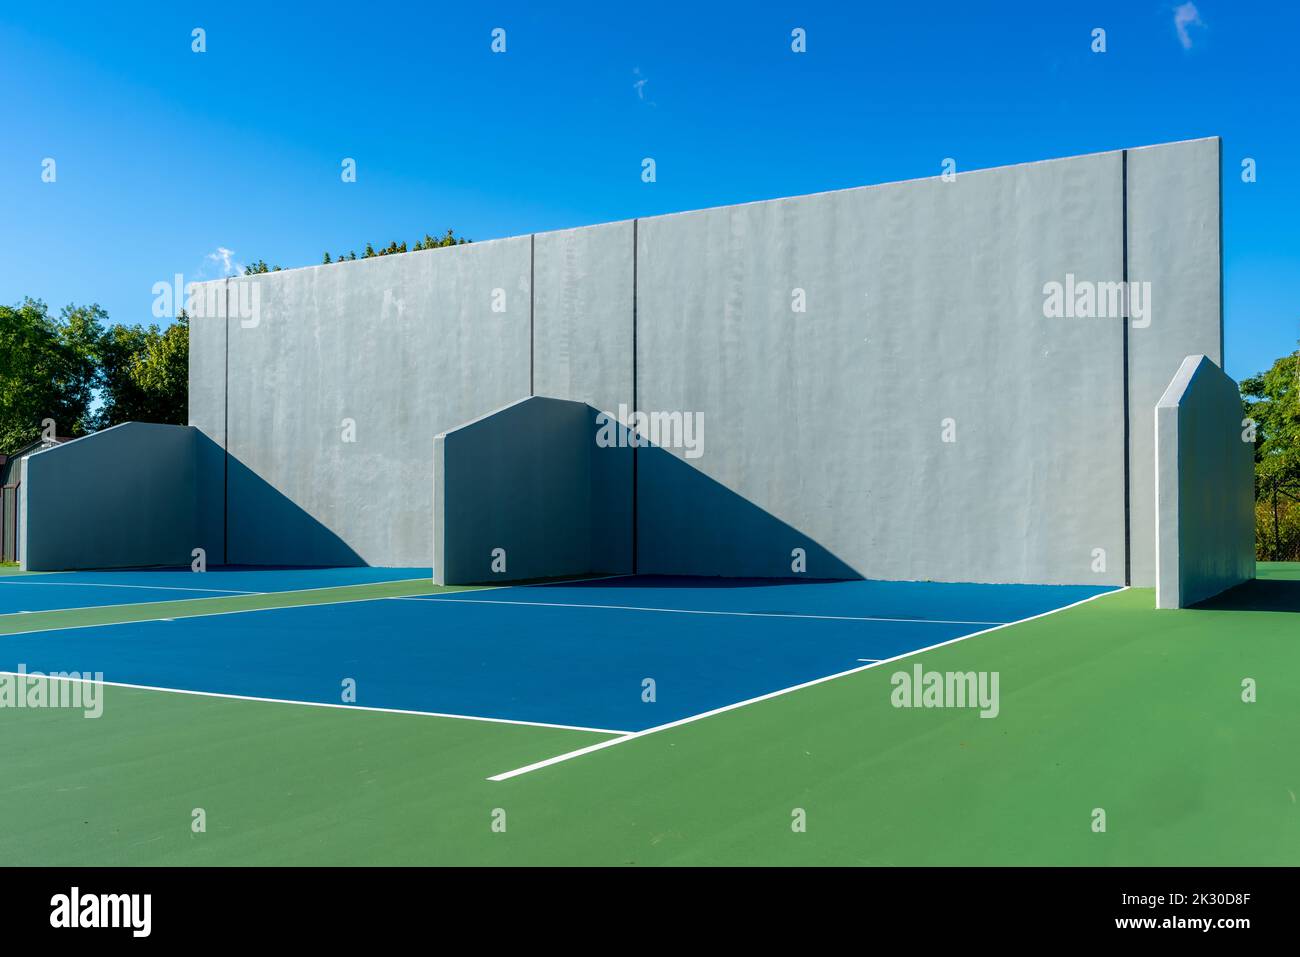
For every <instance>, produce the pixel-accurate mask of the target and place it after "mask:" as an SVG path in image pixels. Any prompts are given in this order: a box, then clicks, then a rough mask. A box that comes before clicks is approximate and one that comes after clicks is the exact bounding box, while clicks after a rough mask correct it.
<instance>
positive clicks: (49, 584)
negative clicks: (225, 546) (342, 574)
mask: <svg viewBox="0 0 1300 957" xmlns="http://www.w3.org/2000/svg"><path fill="white" fill-rule="evenodd" d="M0 585H45V586H46V587H47V588H48V587H54V588H143V589H145V590H146V591H202V592H217V593H219V594H221V595H267V594H272V595H273V594H275V592H264V591H240V590H238V589H235V588H181V587H179V586H177V585H123V584H119V583H112V584H110V583H107V582H32V581H13V580H11V579H5V578H0ZM303 590H305V589H299V591H303ZM86 607H88V608H97V607H99V606H98V605H88V606H86Z"/></svg>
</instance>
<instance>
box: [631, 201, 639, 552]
mask: <svg viewBox="0 0 1300 957" xmlns="http://www.w3.org/2000/svg"><path fill="white" fill-rule="evenodd" d="M638 222H639V220H636V219H634V220H632V415H633V420H632V421H633V422H635V421H636V419H635V416H636V410H637V388H636V347H637V328H636V327H637V319H638V317H637V224H638ZM639 468H640V462H639V460H638V458H637V446H636V443H635V442H634V443H633V444H632V574H633V575H635V574H636V573H637V551H638V548H639V543H638V537H637V530H638V528H639V526H640V522H641V519H640V514H639V513H638V511H637V500H638V497H639V496H638V494H637V491H638V490H637V472H638V470H639Z"/></svg>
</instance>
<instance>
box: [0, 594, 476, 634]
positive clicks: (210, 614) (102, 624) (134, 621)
mask: <svg viewBox="0 0 1300 957" xmlns="http://www.w3.org/2000/svg"><path fill="white" fill-rule="evenodd" d="M339 587H343V586H339ZM349 587H350V586H349ZM445 587H447V588H452V587H454V586H452V585H447V586H445ZM467 587H468V586H467ZM473 587H475V588H478V587H480V586H477V585H475V586H473ZM326 590H327V589H323V588H308V589H304V591H302V592H291V591H283V592H269V593H262V594H272V595H298V594H305V593H309V592H314V591H326ZM226 597H238V596H229V595H228V596H226ZM206 600H207V599H204V598H195V599H194V601H206ZM387 600H388V596H383V595H381V596H371V597H369V598H344V599H342V600H341V601H309V602H302V603H300V604H296V605H271V606H269V607H266V608H234V609H231V610H230V611H205V612H202V613H201V614H197V615H179V616H176V617H179V618H180V619H182V620H188V619H190V618H220V617H221V616H223V615H255V614H258V613H259V612H268V611H293V610H294V609H295V608H323V607H325V606H326V605H355V604H357V603H359V602H366V601H376V602H378V601H387ZM142 604H147V605H153V604H165V603H163V602H143V603H142ZM139 607H140V604H133V605H90V606H88V607H86V608H64V609H60V610H62V611H110V610H114V609H117V608H139ZM26 614H31V615H37V614H45V613H44V612H35V611H33V612H26ZM6 617H9V616H7V615H0V624H3V623H4V619H5V618H6ZM176 617H173V618H130V619H127V620H126V621H96V622H91V623H90V624H81V625H59V626H58V627H56V628H33V629H32V630H31V631H8V632H0V641H4V639H6V638H14V637H17V636H19V635H43V634H46V633H47V632H48V633H51V634H52V633H54V632H56V631H74V630H75V629H77V628H116V627H118V626H119V625H150V624H156V623H157V622H160V621H175V620H176Z"/></svg>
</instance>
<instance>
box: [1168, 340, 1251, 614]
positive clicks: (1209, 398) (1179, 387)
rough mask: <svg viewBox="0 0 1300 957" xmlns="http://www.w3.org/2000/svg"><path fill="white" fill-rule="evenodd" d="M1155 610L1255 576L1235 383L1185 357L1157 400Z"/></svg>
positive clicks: (1245, 450)
mask: <svg viewBox="0 0 1300 957" xmlns="http://www.w3.org/2000/svg"><path fill="white" fill-rule="evenodd" d="M1153 419H1154V432H1155V437H1156V438H1155V441H1156V448H1155V455H1154V456H1153V459H1154V466H1155V475H1156V490H1157V497H1156V516H1155V524H1156V567H1157V576H1156V607H1157V608H1183V607H1185V606H1187V605H1191V604H1195V603H1196V602H1198V601H1203V600H1204V599H1206V598H1210V597H1213V596H1214V595H1217V594H1218V593H1219V592H1221V591H1224V590H1225V589H1227V588H1231V587H1232V586H1234V585H1239V584H1241V583H1242V582H1244V581H1248V580H1249V579H1252V578H1254V577H1255V501H1254V494H1253V490H1254V487H1253V476H1254V470H1255V463H1254V458H1255V456H1254V445H1253V443H1250V442H1244V441H1242V426H1241V397H1240V394H1239V392H1238V390H1237V383H1235V382H1233V381H1232V379H1230V378H1228V376H1227V375H1226V374H1225V373H1224V372H1223V370H1222V369H1220V368H1219V367H1218V366H1217V365H1215V364H1214V363H1213V362H1211V361H1210V359H1209V358H1208V357H1206V356H1203V355H1199V356H1187V357H1186V358H1185V359H1184V360H1183V363H1182V365H1181V366H1180V367H1179V369H1178V372H1177V374H1176V375H1175V376H1174V378H1173V381H1172V382H1170V383H1169V387H1168V388H1167V389H1166V390H1165V393H1164V395H1162V396H1161V397H1160V400H1159V402H1158V404H1157V405H1156V410H1155V415H1154V416H1153Z"/></svg>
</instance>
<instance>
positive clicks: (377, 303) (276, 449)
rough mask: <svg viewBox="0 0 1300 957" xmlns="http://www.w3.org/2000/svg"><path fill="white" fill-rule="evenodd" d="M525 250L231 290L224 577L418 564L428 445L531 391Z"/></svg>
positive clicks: (508, 245) (305, 272)
mask: <svg viewBox="0 0 1300 957" xmlns="http://www.w3.org/2000/svg"><path fill="white" fill-rule="evenodd" d="M530 245H531V243H530V240H529V239H528V238H527V237H524V238H522V239H507V240H500V241H496V242H484V243H474V244H472V245H466V246H459V247H449V248H445V249H436V250H430V251H427V252H425V251H422V252H418V253H408V254H406V255H399V256H382V257H378V258H374V259H366V260H358V261H355V262H347V263H339V264H335V265H330V266H317V267H313V268H310V269H295V270H289V271H286V272H280V273H270V274H266V275H262V276H257V277H253V278H250V279H244V280H232V282H231V286H232V287H234V286H237V285H238V284H239V283H240V282H250V283H256V284H257V285H258V286H259V287H260V314H259V316H258V317H257V319H256V321H255V322H253V321H250V320H247V319H244V318H238V317H233V316H232V317H231V318H230V319H229V320H228V326H229V342H230V347H229V379H228V383H229V385H228V389H229V393H228V405H229V417H228V423H229V424H228V445H227V450H228V452H229V461H228V463H227V467H228V469H229V475H228V480H227V482H228V484H227V499H228V503H229V504H228V512H227V527H228V529H229V531H228V535H229V542H228V549H227V554H228V557H229V561H230V562H231V563H235V564H302V565H353V564H372V565H397V566H403V565H427V564H429V563H430V559H431V556H432V540H431V538H430V535H431V528H432V501H431V496H430V493H429V476H430V475H431V474H432V471H433V460H432V456H433V437H434V436H435V435H437V434H438V433H439V432H443V431H445V430H447V429H450V428H454V427H455V426H458V425H460V424H461V423H464V422H467V421H469V420H471V419H473V418H475V417H476V416H480V415H483V414H484V413H486V412H489V411H491V410H493V409H496V408H499V407H500V406H503V405H505V404H506V403H508V402H512V401H514V400H516V399H519V398H521V397H523V396H526V395H527V394H528V391H529V390H528V378H529V345H530V343H529V339H530V335H529V324H530V321H529V320H530V311H531V296H530V287H529V276H530ZM231 295H232V296H233V295H234V293H233V291H232V293H231ZM245 301H250V302H251V301H252V297H251V296H250V297H246V300H245ZM494 305H496V306H497V307H498V308H503V310H504V311H500V312H497V311H494V308H493V307H494ZM192 414H194V415H196V416H198V415H201V414H203V413H201V411H200V410H197V409H196V410H194V413H192ZM195 421H197V418H196V419H195Z"/></svg>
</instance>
